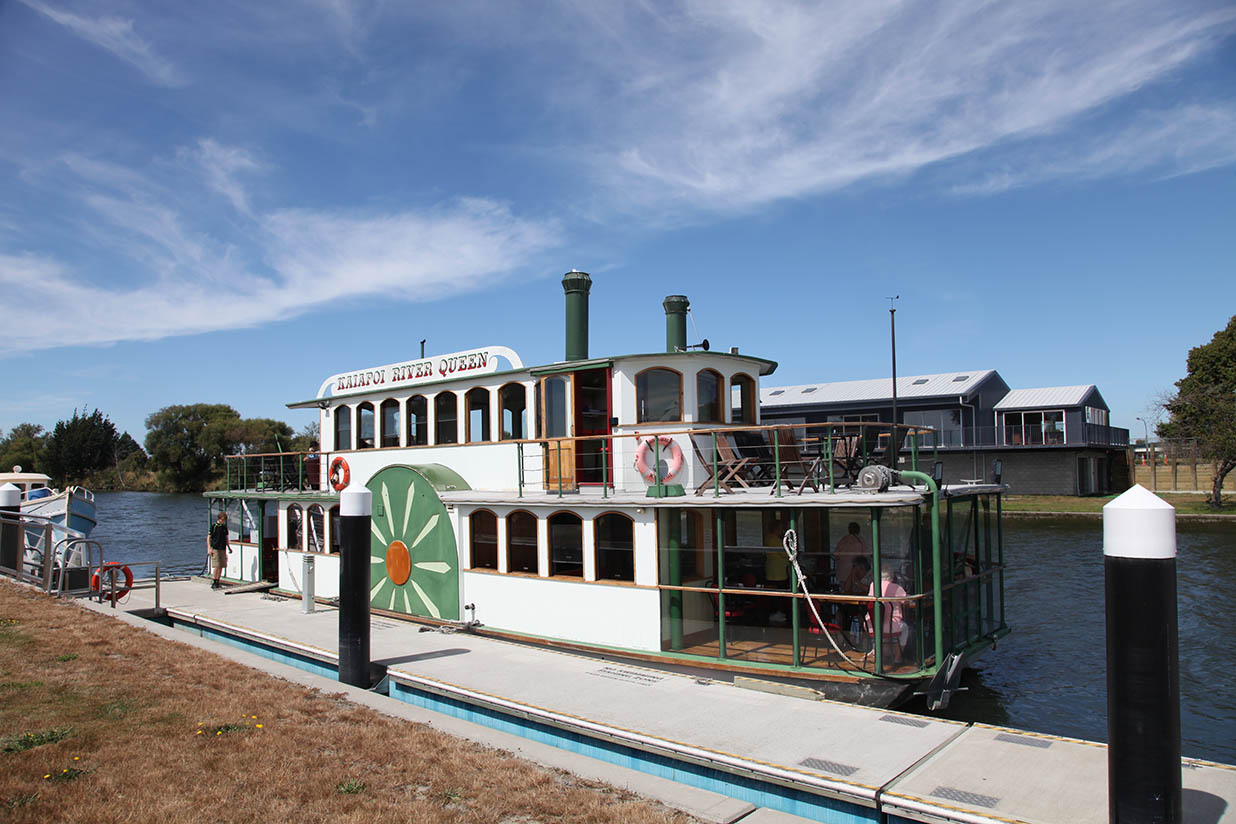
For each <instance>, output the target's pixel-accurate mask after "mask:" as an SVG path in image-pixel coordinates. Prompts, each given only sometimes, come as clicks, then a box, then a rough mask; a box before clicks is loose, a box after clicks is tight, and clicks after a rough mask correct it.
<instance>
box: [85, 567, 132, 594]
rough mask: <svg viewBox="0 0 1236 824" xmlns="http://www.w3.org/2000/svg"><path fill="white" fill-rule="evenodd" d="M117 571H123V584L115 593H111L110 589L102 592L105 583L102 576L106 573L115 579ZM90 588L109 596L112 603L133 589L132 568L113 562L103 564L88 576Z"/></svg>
mask: <svg viewBox="0 0 1236 824" xmlns="http://www.w3.org/2000/svg"><path fill="white" fill-rule="evenodd" d="M117 573H124V586H122V587H121V588H120V589H118V590H116V594H115V595H112V593H111V592H110V591H107V592H104V590H103V587H104V585H105V584H106V583H107V582H106V581H104V578H105V577H106V576H108V575H110V576H112V579H113V580H115V578H116V575H117ZM90 589H92V590H93V591H95V592H97V593H99V594H101V595H103V596H104V597H106V598H111V599H112V603H115V602H116V601H119V600H120V599H121V598H123V597H124V596H126V595H128V594H129V592H131V591H132V589H133V570H131V569H129V568H128V567H127V566H125V565H124V564H117V563H115V562H113V563H110V564H104V565H103V566H101V567H99V568H98V569H96V570H95V572H94V575H92V576H91V577H90Z"/></svg>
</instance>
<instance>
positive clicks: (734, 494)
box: [207, 271, 1009, 706]
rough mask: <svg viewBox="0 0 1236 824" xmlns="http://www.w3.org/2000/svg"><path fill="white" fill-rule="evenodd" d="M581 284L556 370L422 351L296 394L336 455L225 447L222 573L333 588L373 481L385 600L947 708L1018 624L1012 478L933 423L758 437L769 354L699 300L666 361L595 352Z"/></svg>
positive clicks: (757, 677) (418, 612)
mask: <svg viewBox="0 0 1236 824" xmlns="http://www.w3.org/2000/svg"><path fill="white" fill-rule="evenodd" d="M562 282H563V287H564V290H565V293H566V324H565V325H566V353H565V358H564V360H562V361H560V362H557V363H551V364H547V365H543V366H526V365H524V363H523V362H522V361H521V360H520V358H519V356H518V355H517V354H516V353H515V352H514V351H513V350H511V349H509V348H506V347H502V346H490V347H482V348H477V349H474V350H470V351H466V352H459V353H454V354H450V355H443V356H437V357H428V358H427V357H424V353H423V352H422V357H421V358H419V359H416V360H411V361H403V362H399V363H392V364H387V365H384V366H377V367H372V368H366V369H360V370H357V371H353V372H347V373H343V374H338V375H333V376H331V377H330V378H327V379H326V380H325V381H324V382H323V383H322V385H321V387H320V388H319V390H318V392H317V394H316V395H315V396H314V397H312V398H310V399H307V400H304V401H300V402H296V403H291V404H289V407H291V408H297V409H300V408H305V409H314V410H316V411H317V412H318V414H319V421H320V425H321V430H320V431H321V434H322V444H321V449H320V451H319V452H315V453H280V454H269V455H243V456H240V455H238V456H232V457H230V458H229V459H228V462H227V466H228V477H227V485H226V488H225V489H223V490H220V491H216V492H209V493H207V496H208V497H209V499H210V509H211V512H210V516H211V521H212V522H213V520H214V517H215V515H216V513H217V512H218V511H219V510H220V509H225V510H226V511H228V513H229V519H228V522H229V528H230V529H231V534H232V546H233V550H234V551H233V553H232V554H231V555H230V556H229V560H228V566H227V568H226V570H225V573H224V575H225V581H228V582H232V583H243V582H260V581H263V580H265V581H269V582H272V583H273V584H275V586H276V591H277V592H282V593H284V594H288V595H299V594H300V593H301V592H302V587H303V585H304V583H305V582H304V570H305V569H306V566H307V565H306V564H304V563H303V558H304V557H305V556H306V555H308V556H309V557H311V558H312V559H313V569H314V586H315V590H314V594H315V596H316V597H317V598H318V599H320V600H327V601H329V600H330V599H331V598H332V597H335V596H337V594H338V593H337V586H338V580H339V576H338V561H339V528H338V503H339V491H340V490H342V489H344V488H346V487H347V486H348V485H350V484H363V485H365V486H366V487H367V488H368V489H369V490H370V491H371V492H372V494H373V516H372V535H371V546H370V553H371V567H370V568H371V578H370V586H371V589H370V599H371V606H372V609H373V611H374V612H375V613H376V614H379V615H384V616H394V617H401V618H407V619H410V620H414V621H420V622H424V623H426V624H430V625H455V626H465V627H466V628H467V629H468V630H469V631H472V632H476V633H478V634H484V635H491V636H494V637H499V638H503V639H508V640H512V641H516V642H521V643H529V644H541V645H549V646H554V647H559V648H563V649H570V650H575V651H579V652H582V653H584V654H589V655H595V656H598V657H601V658H605V659H610V660H623V661H628V662H632V661H634V662H639V663H641V664H642V665H644V666H650V667H655V668H663V669H670V670H676V671H687V672H692V673H696V674H700V675H701V676H703V677H708V678H712V679H716V680H738V681H739V682H741V683H746V684H748V685H755V686H759V687H763V688H772V689H781V688H784V687H786V686H788V687H789V688H791V689H793V688H800V687H804V686H805V687H809V688H813V689H815V690H817V691H819V692H820V693H822V694H824V695H825V696H827V697H830V698H837V699H841V700H847V701H855V702H859V703H865V704H873V705H881V706H892V705H896V704H898V703H901V702H903V701H905V700H907V699H908V698H909V697H911V696H912V695H913V694H915V693H916V692H924V691H925V692H927V693H928V694H929V700H930V703H932V704H934V705H940V704H942V703H945V702H946V701H947V696H948V694H949V692H950V691H951V690H952V689H953V688H954V687H955V686H956V681H957V677H958V675H959V673H960V670H961V668H962V667H963V666H964V665H965V663H966V661H968V660H969V659H970V658H971V657H972V656H973V655H975V654H977V653H978V652H980V651H982V650H983V649H985V648H987V647H990V646H993V645H994V644H995V642H996V641H997V639H999V638H1000V637H1002V636H1003V635H1005V634H1007V633H1008V631H1009V628H1008V626H1007V625H1006V623H1005V619H1004V602H1003V601H1004V599H1003V596H1004V563H1003V544H1002V534H1001V526H1000V507H1001V495H1002V493H1003V492H1004V491H1005V487H1004V486H1003V485H1001V484H1000V483H999V478H998V477H995V478H993V479H992V480H991V482H982V483H976V482H973V481H968V482H964V483H945V482H944V480H943V478H941V477H940V475H939V474H938V469H937V470H936V472H935V474H934V477H933V473H932V471H931V470H928V469H927V467H928V466H930V465H931V462H930V461H929V460H928V457H929V456H928V450H927V449H926V448H924V446H923V445H924V443H929V442H930V438H931V435H932V433H931V432H930V431H929V430H921V429H912V428H907V427H903V426H902V427H898V426H891V425H889V424H849V423H847V424H821V425H805V424H800V425H797V426H790V425H778V426H762V425H761V423H760V412H759V409H758V407H757V398H758V397H759V382H760V379H761V378H762V377H764V376H765V375H768V374H771V373H772V372H773V370H774V369H775V368H776V363H774V362H773V361H770V360H765V359H763V358H759V357H754V356H751V355H747V354H742V353H739V351H738V349H737V348H735V349H731V350H729V351H728V352H717V351H710V350H709V349H707V348H706V347H705V346H698V347H697V346H688V345H687V340H686V311H687V308H688V301H687V299H686V298H685V297H683V296H680V295H674V296H670V297H668V298H666V299H665V301H664V308H665V312H666V343H665V347H664V351H655V352H646V353H640V354H631V355H621V356H613V357H600V358H598V357H590V356H589V353H588V300H589V292H590V289H591V285H592V281H591V278H590V277H589V276H588V275H587V274H585V273H582V272H575V271H572V272H569V273H567V274H566V275H565V276H564V277H563V281H562ZM890 443H894V444H896V445H897V448H894V449H891V450H890V449H889V448H888V444H890ZM890 453H891V454H890ZM890 457H891V459H892V460H891V461H890V460H889V459H890ZM889 463H891V464H892V465H891V467H889V466H887V464H889ZM920 464H921V466H920ZM938 466H939V464H938V463H936V464H934V467H938ZM923 470H926V471H923ZM860 559H861V560H860ZM864 565H866V566H867V567H869V568H870V573H868V577H866V578H864V575H863V573H864V572H866V570H865V569H864ZM871 580H874V581H875V582H876V583H877V585H876V586H870V583H869V582H870V581H871Z"/></svg>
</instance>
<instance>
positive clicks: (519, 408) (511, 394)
mask: <svg viewBox="0 0 1236 824" xmlns="http://www.w3.org/2000/svg"><path fill="white" fill-rule="evenodd" d="M498 398H499V403H500V404H501V405H502V440H504V441H505V440H517V441H518V440H523V439H524V438H526V437H528V434H527V433H528V390H527V387H525V386H524V385H523V384H522V383H508V384H507V385H506V386H504V387H502V389H501V390H499V394H498Z"/></svg>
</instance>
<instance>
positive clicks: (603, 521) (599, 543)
mask: <svg viewBox="0 0 1236 824" xmlns="http://www.w3.org/2000/svg"><path fill="white" fill-rule="evenodd" d="M593 525H594V528H595V530H596V532H595V535H596V548H597V580H598V581H634V580H635V522H634V521H632V520H631V519H630V518H628V517H627V516H625V515H619V514H618V513H616V512H611V513H609V514H607V515H602V516H600V517H599V518H597V519H596V520H595V521H593Z"/></svg>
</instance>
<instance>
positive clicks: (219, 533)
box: [207, 512, 232, 589]
mask: <svg viewBox="0 0 1236 824" xmlns="http://www.w3.org/2000/svg"><path fill="white" fill-rule="evenodd" d="M207 546H208V552H209V554H210V571H211V574H212V575H213V580H212V581H211V582H210V588H211V589H218V588H219V577H220V576H221V575H222V574H223V565H224V564H226V563H227V556H228V554H229V553H231V551H232V548H231V547H230V546H228V540H227V513H226V512H220V513H219V517H218V518H215V523H214V525H213V526H212V527H211V528H210V541H209V543H208V545H207Z"/></svg>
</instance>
